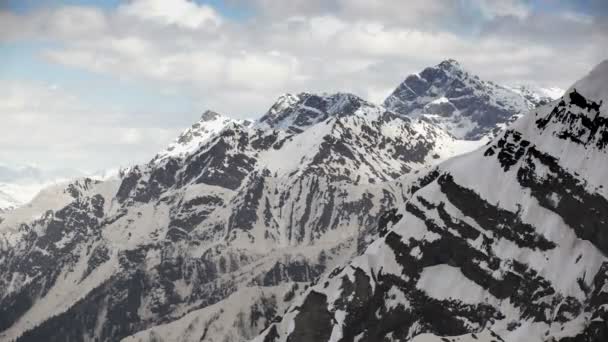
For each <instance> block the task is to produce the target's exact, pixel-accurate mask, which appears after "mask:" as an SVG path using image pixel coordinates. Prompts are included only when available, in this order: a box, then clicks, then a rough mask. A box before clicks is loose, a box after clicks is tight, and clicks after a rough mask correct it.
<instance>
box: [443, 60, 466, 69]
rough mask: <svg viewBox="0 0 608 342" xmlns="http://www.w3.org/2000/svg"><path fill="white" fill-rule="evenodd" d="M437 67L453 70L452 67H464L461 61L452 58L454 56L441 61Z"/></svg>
mask: <svg viewBox="0 0 608 342" xmlns="http://www.w3.org/2000/svg"><path fill="white" fill-rule="evenodd" d="M437 67H438V68H440V69H444V70H452V69H459V70H462V69H463V68H462V65H461V64H460V62H458V61H457V60H455V59H452V58H449V59H446V60H444V61H442V62H441V63H439V64H438V65H437Z"/></svg>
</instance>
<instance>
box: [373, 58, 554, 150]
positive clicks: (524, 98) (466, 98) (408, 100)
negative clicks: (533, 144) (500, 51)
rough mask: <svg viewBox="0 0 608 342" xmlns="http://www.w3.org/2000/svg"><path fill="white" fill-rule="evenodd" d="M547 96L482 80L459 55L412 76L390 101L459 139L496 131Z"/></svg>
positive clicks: (401, 110) (397, 108)
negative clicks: (465, 66)
mask: <svg viewBox="0 0 608 342" xmlns="http://www.w3.org/2000/svg"><path fill="white" fill-rule="evenodd" d="M547 100H548V98H547V96H546V95H542V94H537V93H536V92H535V91H533V90H532V89H530V87H518V88H515V89H513V88H508V87H503V86H500V85H497V84H495V83H493V82H488V81H484V80H481V79H480V78H479V77H478V76H476V75H473V74H471V73H469V72H468V71H466V70H464V69H463V68H462V66H461V65H460V64H459V63H458V62H457V61H455V60H453V59H450V60H446V61H443V62H441V63H440V64H438V65H437V66H434V67H429V68H426V69H424V70H423V71H422V72H421V73H420V74H414V75H410V76H408V77H407V78H406V79H405V81H403V83H401V84H400V85H399V86H398V87H397V88H396V89H395V91H394V92H393V93H392V94H391V95H390V96H389V97H388V98H386V100H385V101H384V105H385V106H386V107H387V108H389V109H391V110H393V111H395V112H398V113H401V114H404V115H408V116H411V117H424V118H425V119H426V120H428V121H430V122H433V123H434V124H436V125H439V126H441V127H443V128H444V129H445V130H447V131H448V132H450V133H451V134H452V135H454V136H455V137H457V138H459V139H467V140H479V139H482V138H484V137H486V136H490V137H492V136H494V134H495V133H497V130H496V128H497V127H498V128H504V127H505V126H506V124H507V123H510V122H512V121H513V117H514V116H515V118H517V117H519V116H520V115H522V114H525V113H526V112H528V111H529V110H530V109H532V108H534V107H536V106H538V105H540V104H543V103H545V102H546V101H547Z"/></svg>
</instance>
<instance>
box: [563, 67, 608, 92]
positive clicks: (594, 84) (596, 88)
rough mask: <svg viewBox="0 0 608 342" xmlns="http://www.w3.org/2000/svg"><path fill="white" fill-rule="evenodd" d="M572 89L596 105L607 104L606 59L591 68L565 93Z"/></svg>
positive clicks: (607, 72)
mask: <svg viewBox="0 0 608 342" xmlns="http://www.w3.org/2000/svg"><path fill="white" fill-rule="evenodd" d="M574 89H576V91H577V92H578V93H580V94H581V95H583V96H584V97H585V98H587V99H588V100H591V101H594V102H598V103H600V102H608V59H607V60H605V61H603V62H601V63H600V64H598V65H597V66H596V67H595V68H593V69H592V70H591V71H590V72H589V73H588V74H587V75H586V76H585V77H583V78H582V79H580V80H579V81H577V82H576V83H575V84H574V85H573V86H572V87H571V88H570V89H569V90H568V91H567V92H566V93H570V92H572V91H573V90H574Z"/></svg>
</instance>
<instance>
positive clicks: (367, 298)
mask: <svg viewBox="0 0 608 342" xmlns="http://www.w3.org/2000/svg"><path fill="white" fill-rule="evenodd" d="M607 105H608V61H605V62H603V63H602V64H600V65H599V66H597V67H596V68H595V69H594V70H593V71H592V72H591V73H590V74H589V75H587V76H586V77H584V78H583V79H581V80H580V81H578V82H577V83H576V84H574V86H572V87H571V88H570V89H569V90H568V91H566V93H565V94H564V95H563V96H562V97H561V98H560V99H558V100H557V101H553V102H550V103H548V104H545V105H543V106H541V107H538V108H536V109H534V110H533V111H532V112H530V113H529V114H527V115H524V116H523V117H522V118H520V119H519V120H517V121H516V122H515V123H513V124H512V125H511V126H510V127H509V128H507V129H506V130H504V131H503V132H501V133H500V134H499V135H498V136H497V137H496V138H495V139H494V140H492V141H491V142H490V143H489V144H488V145H486V146H485V147H483V148H481V149H479V150H477V151H475V152H472V153H470V154H466V155H463V156H459V157H455V158H453V159H451V160H449V161H446V162H445V163H442V164H440V165H439V166H438V167H437V168H435V169H433V170H432V171H430V172H428V173H426V175H425V176H424V177H422V178H421V179H424V184H423V185H422V186H421V187H420V188H419V189H418V190H417V191H414V192H413V194H412V196H411V199H410V200H409V201H407V202H406V203H405V204H404V205H399V206H396V207H394V210H393V211H392V212H387V216H386V218H385V219H384V220H382V221H380V222H379V224H380V226H379V234H380V236H381V238H379V239H377V240H376V241H374V242H373V243H372V244H371V245H369V247H368V248H367V250H366V251H365V253H363V254H362V255H361V256H358V257H355V258H353V259H352V261H350V262H349V263H346V264H344V265H341V266H339V267H337V268H335V269H333V270H332V271H329V272H326V273H325V275H324V276H323V277H321V278H320V279H319V280H318V281H317V282H316V285H315V286H313V287H311V288H310V289H308V290H307V291H306V293H305V295H304V296H302V297H301V298H299V299H297V300H295V301H294V303H293V304H292V305H291V306H290V307H289V308H288V309H287V310H286V311H285V313H284V315H283V316H282V318H280V319H279V321H278V322H276V323H273V324H271V325H270V326H269V327H268V328H267V329H266V330H265V332H264V333H263V334H262V335H261V336H259V337H258V338H256V339H255V340H254V341H255V342H278V341H289V342H300V341H302V342H304V341H360V342H366V341H416V342H418V341H437V342H439V341H442V342H456V341H479V342H489V341H530V342H535V341H539V342H540V341H555V342H558V341H559V342H576V341H585V342H600V341H607V340H608V324H607V322H608V310H606V307H608V229H607V228H608V179H607V178H606V169H607V168H608V107H607Z"/></svg>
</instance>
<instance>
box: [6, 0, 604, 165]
mask: <svg viewBox="0 0 608 342" xmlns="http://www.w3.org/2000/svg"><path fill="white" fill-rule="evenodd" d="M607 16H608V1H605V0H500V1H495V0H408V1H403V0H383V1H374V0H198V1H187V0H132V1H120V0H80V1H77V0H55V1H51V0H0V62H1V63H0V89H2V91H1V92H0V117H2V124H1V125H0V146H2V147H1V148H0V164H4V165H15V166H16V165H37V166H39V167H41V168H47V169H50V168H74V169H79V170H87V171H95V170H101V169H109V168H114V167H119V166H123V167H124V166H128V165H132V164H134V163H141V162H145V161H147V160H149V159H151V158H152V157H153V156H154V154H155V153H156V152H158V151H159V150H161V149H162V148H164V147H165V146H166V145H167V144H169V143H170V142H171V141H172V140H173V139H174V138H175V137H176V136H177V135H178V134H179V132H180V131H182V130H183V129H185V128H186V127H188V126H190V125H191V124H192V123H194V122H195V121H197V120H198V118H199V116H200V114H201V113H203V112H204V111H205V110H207V109H212V110H215V111H218V112H220V113H223V114H225V115H227V116H230V117H234V118H257V117H259V116H261V115H262V114H263V113H264V112H265V111H266V110H267V109H268V108H269V107H270V106H271V105H272V103H273V102H274V101H275V100H276V98H277V97H278V96H280V95H281V94H283V93H287V92H291V93H297V92H302V91H308V92H336V91H342V92H352V93H354V94H357V95H359V96H361V97H363V98H366V99H368V100H371V101H375V102H381V101H382V100H383V99H384V98H385V97H386V96H387V95H388V94H389V93H390V92H391V91H392V90H393V89H394V88H395V87H396V86H397V85H398V84H399V83H400V82H401V81H402V80H403V79H404V78H405V77H406V76H407V75H408V74H411V73H416V72H419V71H421V70H422V69H423V68H425V67H427V66H432V65H435V64H437V63H439V62H441V61H442V60H444V59H448V58H454V59H457V60H458V61H460V63H461V64H462V65H463V66H464V67H465V68H466V69H468V70H469V71H471V72H473V73H475V74H478V75H479V76H480V77H482V78H484V79H488V80H493V81H496V82H499V83H503V84H519V83H532V84H536V85H540V86H557V87H562V88H568V87H569V85H571V84H572V83H573V82H574V81H576V80H577V79H578V78H580V77H582V76H583V75H584V74H585V73H586V72H588V71H589V70H590V69H591V68H592V67H593V66H594V65H596V64H598V63H599V62H601V61H602V60H604V59H606V58H608V48H607V47H608V20H606V19H607V18H606V17H607Z"/></svg>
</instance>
